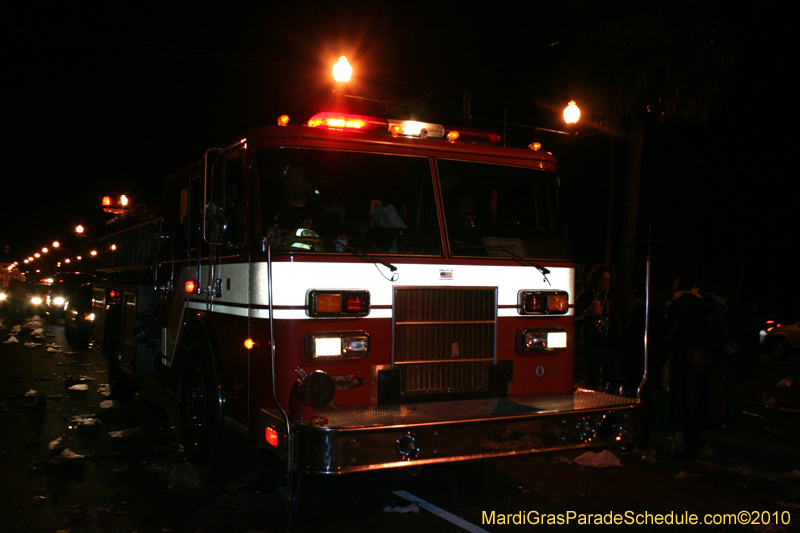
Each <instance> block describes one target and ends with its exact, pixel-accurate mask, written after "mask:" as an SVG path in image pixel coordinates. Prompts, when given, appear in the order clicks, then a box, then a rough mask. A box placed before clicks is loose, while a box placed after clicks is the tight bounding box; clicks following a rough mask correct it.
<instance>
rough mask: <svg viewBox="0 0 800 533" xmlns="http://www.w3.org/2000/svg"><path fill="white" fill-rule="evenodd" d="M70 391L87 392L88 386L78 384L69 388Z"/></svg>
mask: <svg viewBox="0 0 800 533" xmlns="http://www.w3.org/2000/svg"><path fill="white" fill-rule="evenodd" d="M69 390H71V391H87V390H89V385H86V384H85V383H78V384H77V385H73V386H71V387H70V388H69Z"/></svg>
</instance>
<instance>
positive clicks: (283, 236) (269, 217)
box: [253, 148, 442, 255]
mask: <svg viewBox="0 0 800 533" xmlns="http://www.w3.org/2000/svg"><path fill="white" fill-rule="evenodd" d="M254 167H255V171H256V179H255V180H254V191H253V192H254V194H253V197H254V204H255V205H254V207H255V209H254V211H255V212H256V213H257V216H258V217H259V220H257V221H256V222H255V230H256V235H257V236H264V235H266V234H267V233H268V232H269V231H270V228H273V227H274V226H275V225H277V227H278V228H279V229H280V242H279V243H278V244H277V248H276V251H278V252H281V251H291V252H309V251H311V252H344V253H352V250H358V251H360V252H365V253H386V254H413V255H440V254H441V253H442V245H441V237H440V233H439V222H438V216H437V213H436V203H435V201H434V194H433V180H432V179H431V169H430V162H429V159H428V158H426V157H410V156H400V155H388V154H373V153H363V152H342V151H334V150H315V149H300V148H280V149H277V148H276V149H265V150H263V151H261V152H260V153H259V154H258V155H257V156H256V161H255V165H254Z"/></svg>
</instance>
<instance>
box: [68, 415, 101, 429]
mask: <svg viewBox="0 0 800 533" xmlns="http://www.w3.org/2000/svg"><path fill="white" fill-rule="evenodd" d="M69 423H70V426H71V427H70V429H73V428H76V427H79V426H96V425H98V424H100V419H99V418H97V415H95V414H91V415H75V416H73V417H71V418H70V419H69Z"/></svg>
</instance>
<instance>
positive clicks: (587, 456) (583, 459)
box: [575, 450, 622, 468]
mask: <svg viewBox="0 0 800 533" xmlns="http://www.w3.org/2000/svg"><path fill="white" fill-rule="evenodd" d="M575 462H576V463H578V464H579V465H582V466H591V467H595V468H606V467H609V466H620V467H621V466H622V463H621V462H620V460H619V458H618V457H617V456H616V455H614V453H613V452H611V451H610V450H603V451H602V452H600V453H594V452H586V453H584V454H582V455H579V456H578V457H576V458H575Z"/></svg>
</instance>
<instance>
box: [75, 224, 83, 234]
mask: <svg viewBox="0 0 800 533" xmlns="http://www.w3.org/2000/svg"><path fill="white" fill-rule="evenodd" d="M84 231H86V230H85V228H84V227H83V226H81V225H80V224H78V225H77V226H75V233H83V232H84Z"/></svg>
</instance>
